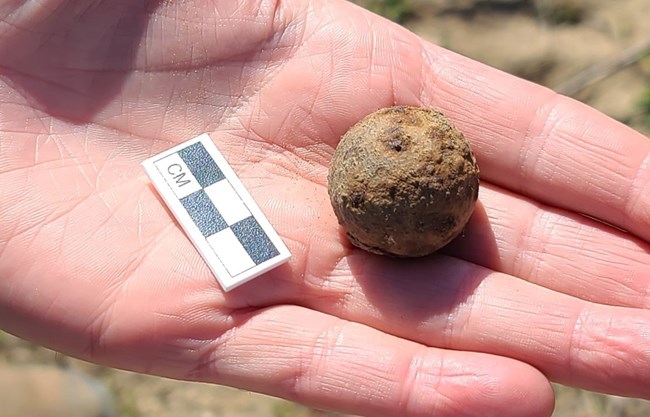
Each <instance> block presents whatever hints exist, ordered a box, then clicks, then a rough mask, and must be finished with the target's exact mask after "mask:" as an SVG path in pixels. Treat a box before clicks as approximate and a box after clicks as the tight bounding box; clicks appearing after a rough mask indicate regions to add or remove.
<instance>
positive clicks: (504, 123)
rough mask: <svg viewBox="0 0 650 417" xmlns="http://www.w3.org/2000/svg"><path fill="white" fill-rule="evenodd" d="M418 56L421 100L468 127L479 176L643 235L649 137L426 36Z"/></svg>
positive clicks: (646, 235) (649, 214) (648, 221)
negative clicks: (454, 51)
mask: <svg viewBox="0 0 650 417" xmlns="http://www.w3.org/2000/svg"><path fill="white" fill-rule="evenodd" d="M422 56H423V62H422V66H423V68H424V70H423V71H422V74H423V79H422V85H423V86H426V87H423V89H422V91H423V94H422V101H423V103H425V104H433V105H435V106H437V107H441V108H442V109H443V110H444V111H445V112H446V113H447V114H448V115H449V116H450V117H451V118H452V119H453V120H454V121H455V122H456V124H457V125H458V126H459V127H460V128H461V130H462V131H463V132H464V133H465V135H466V136H467V137H468V139H469V140H470V142H471V143H472V145H473V149H474V151H475V153H476V155H477V158H478V160H479V164H480V167H481V174H482V178H483V179H484V180H487V181H489V182H493V183H495V184H498V185H500V186H502V187H504V188H507V189H510V190H512V191H515V192H517V193H520V194H523V195H526V196H529V197H532V198H534V199H537V200H539V201H541V202H544V203H546V204H550V205H553V206H556V207H560V208H564V209H569V210H573V211H576V212H579V213H584V214H586V215H589V216H592V217H595V218H597V219H600V220H602V221H604V222H606V223H611V224H614V225H616V226H618V227H620V228H623V229H625V230H628V231H630V232H632V233H634V234H636V235H638V236H639V237H641V238H643V239H645V240H650V193H649V192H648V191H647V190H648V185H649V183H650V141H649V140H647V138H646V137H644V136H643V135H641V134H640V133H638V132H636V131H634V130H632V129H630V128H628V127H626V126H624V125H622V124H621V123H619V122H617V121H615V120H613V119H611V118H609V117H607V116H605V115H603V114H602V113H599V112H598V111H596V110H594V109H592V108H590V107H588V106H586V105H584V104H582V103H579V102H577V101H575V100H572V99H570V98H567V97H563V96H560V95H558V94H556V93H554V92H552V91H551V90H548V89H546V88H544V87H541V86H538V85H535V84H532V83H530V82H527V81H524V80H522V79H519V78H516V77H514V76H512V75H508V74H505V73H503V72H500V71H498V70H495V69H493V68H490V67H487V66H485V65H483V64H480V63H478V62H475V61H472V60H470V59H468V58H464V57H461V56H458V55H456V54H454V53H451V52H449V51H446V50H444V49H442V48H439V47H437V46H434V45H431V44H428V43H426V42H424V43H423V54H422ZM644 190H645V191H644Z"/></svg>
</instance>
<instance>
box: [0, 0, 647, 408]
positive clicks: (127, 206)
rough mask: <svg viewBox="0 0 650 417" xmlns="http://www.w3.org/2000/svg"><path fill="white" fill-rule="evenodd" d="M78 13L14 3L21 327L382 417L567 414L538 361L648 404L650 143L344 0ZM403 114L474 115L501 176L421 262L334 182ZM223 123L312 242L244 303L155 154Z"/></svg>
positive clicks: (12, 219)
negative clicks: (385, 121) (179, 220)
mask: <svg viewBox="0 0 650 417" xmlns="http://www.w3.org/2000/svg"><path fill="white" fill-rule="evenodd" d="M52 3H54V1H52ZM58 3H60V4H58V5H57V6H53V7H51V8H45V7H44V6H39V7H36V6H35V7H34V8H33V9H29V10H27V6H25V5H23V6H21V7H18V8H17V10H18V12H15V13H5V12H3V11H2V10H1V9H0V12H2V13H4V14H6V15H5V16H3V18H4V20H5V22H8V23H9V25H6V27H0V29H1V30H3V31H4V32H3V33H1V34H0V39H1V41H0V54H4V56H6V57H7V59H5V63H3V64H2V70H1V71H2V72H1V73H0V74H1V76H2V82H3V84H2V87H1V88H0V106H1V107H0V108H1V109H2V111H1V112H0V113H1V114H0V149H1V151H2V152H1V153H0V162H1V163H0V178H2V180H1V182H0V186H1V187H2V195H3V198H2V200H1V201H0V213H2V217H1V219H2V228H1V231H0V244H1V246H0V250H1V251H0V253H1V254H2V256H1V257H0V271H1V273H2V275H3V281H2V282H1V283H0V289H1V290H0V325H2V327H4V328H7V329H8V330H9V331H12V332H14V333H17V334H20V335H22V336H24V337H29V338H31V339H33V340H36V341H40V342H42V343H45V344H47V345H49V346H52V347H54V348H57V349H60V350H62V351H65V352H68V353H71V354H74V355H78V356H81V357H84V358H88V359H91V360H93V361H97V362H101V363H106V364H109V365H112V366H118V367H124V368H128V369H132V370H137V371H146V372H150V373H156V374H161V375H166V376H171V377H175V378H188V379H197V380H206V381H213V382H219V383H226V384H229V385H235V386H240V387H244V388H248V389H253V390H259V391H263V392H267V393H271V394H274V395H279V396H284V397H289V398H293V399H296V400H299V401H302V402H306V403H309V404H313V405H316V406H322V407H327V408H337V409H340V410H342V411H348V412H354V413H363V414H372V415H393V414H395V415H406V414H412V415H429V414H430V413H431V412H432V411H437V412H438V413H439V415H457V414H456V413H457V412H458V408H459V407H462V409H463V410H464V412H465V413H466V415H473V414H477V413H478V414H480V415H490V413H494V414H495V415H510V414H509V413H512V414H513V415H518V416H521V415H545V414H548V412H549V407H550V404H551V397H552V393H551V391H550V389H549V387H548V384H547V382H546V378H545V377H544V376H543V375H542V374H541V373H540V372H539V371H538V370H536V369H534V368H533V367H530V366H528V365H526V364H524V363H522V362H520V361H523V362H528V363H530V364H532V365H533V366H535V367H536V368H538V369H539V370H540V371H542V372H543V373H544V374H545V375H546V376H548V377H550V378H552V379H555V380H559V381H562V382H565V383H569V384H575V385H580V386H584V387H588V388H593V389H601V390H606V391H610V392H615V393H619V394H623V395H635V396H643V397H650V391H648V386H647V384H644V382H643V378H644V375H647V371H648V368H649V367H650V334H649V333H648V332H647V329H648V327H649V326H650V312H649V311H648V306H650V296H649V295H648V294H649V292H650V291H649V288H650V283H649V282H650V247H649V245H648V243H647V242H646V241H644V239H645V240H647V239H649V238H650V234H648V232H647V230H649V229H650V228H649V227H648V226H650V198H648V195H647V194H643V193H642V190H643V186H645V185H647V184H648V180H649V179H650V171H649V169H648V161H649V159H648V157H647V155H648V152H649V151H650V144H648V143H647V142H645V141H644V138H642V137H641V136H640V135H638V134H635V133H634V132H631V131H629V130H626V129H625V128H624V127H621V126H619V125H617V124H615V123H614V122H612V121H609V120H607V119H605V118H604V117H602V116H600V115H598V114H596V113H595V112H592V111H590V110H588V109H586V108H584V107H581V106H580V105H578V104H576V103H573V102H569V101H566V100H564V99H561V98H558V97H555V96H553V95H552V94H551V93H549V92H548V91H545V90H542V89H539V88H536V87H533V86H531V85H529V84H527V83H524V82H522V81H519V80H515V79H512V78H510V77H508V76H506V75H504V74H499V73H496V72H494V71H492V70H489V69H487V68H485V67H482V66H480V65H478V64H476V63H473V62H470V61H468V60H464V59H461V58H459V57H457V56H454V55H452V54H450V53H448V52H445V51H443V50H440V49H437V48H435V47H433V46H431V45H427V44H424V43H422V42H421V41H420V40H418V39H417V38H416V37H415V36H413V35H410V34H408V33H406V32H404V31H401V30H400V29H398V28H396V27H394V26H390V25H388V24H386V23H384V22H383V21H381V20H379V19H376V18H372V17H370V16H368V15H366V14H364V13H363V12H361V11H360V10H357V9H355V8H353V7H352V6H350V5H348V4H346V3H335V2H331V3H327V4H317V3H312V4H310V5H306V4H305V5H304V6H303V5H298V4H296V5H293V6H291V5H288V4H287V5H277V6H276V5H272V4H270V3H271V2H269V3H264V2H263V4H262V5H261V6H260V5H256V4H254V3H255V2H248V3H245V2H239V3H240V4H236V3H237V2H220V3H219V4H216V3H215V4H214V5H212V4H211V5H207V4H206V5H205V6H200V5H199V4H198V3H191V4H186V3H178V4H174V3H173V2H168V3H161V4H156V5H153V4H151V3H148V4H147V5H146V6H143V5H140V6H135V5H133V2H112V3H111V4H110V6H109V5H108V4H104V3H99V4H97V5H95V6H89V7H87V8H85V9H83V8H81V7H80V5H81V4H82V2H79V1H68V2H65V1H63V0H60V1H59V2H58ZM142 3H145V2H142ZM296 3H298V2H296ZM199 11H201V12H202V13H199ZM29 27H39V28H40V30H39V31H38V32H36V31H29V30H27V29H26V28H29ZM107 33H111V36H107ZM524 90H525V91H526V94H525V97H523V98H522V93H521V92H522V91H524ZM518 97H519V98H518ZM395 103H399V104H421V105H435V106H437V107H441V108H443V110H444V111H445V112H447V113H448V114H449V115H450V116H451V117H452V118H453V119H454V120H457V121H458V124H459V126H460V127H461V129H462V130H464V131H465V132H466V134H467V135H468V137H469V138H470V141H471V142H472V144H473V145H474V149H475V152H476V154H477V157H478V159H479V162H480V163H481V168H482V174H483V180H484V183H483V187H482V191H481V196H480V200H481V202H482V205H480V206H479V207H478V209H477V212H476V213H475V216H474V218H473V220H472V222H471V224H470V225H469V227H468V231H467V233H466V237H465V238H463V239H461V240H459V241H457V242H455V244H453V245H451V246H450V247H449V248H448V249H447V251H446V253H445V254H441V255H436V256H432V257H429V258H426V259H420V260H415V261H408V262H403V261H398V260H393V259H384V258H380V257H376V256H371V255H368V254H365V253H363V252H361V251H359V250H356V249H352V248H351V247H350V246H349V245H348V244H347V242H346V241H345V239H343V238H342V236H341V234H340V231H339V229H338V227H337V224H336V219H335V218H334V216H333V214H332V212H331V209H330V207H329V200H328V197H327V191H326V173H327V166H328V163H329V159H330V157H331V155H332V152H333V149H334V147H335V146H336V143H337V141H338V138H339V137H340V135H341V134H342V133H343V132H344V131H345V130H346V129H347V128H348V127H349V126H350V125H351V124H353V123H354V122H355V121H356V120H358V119H360V118H361V117H362V116H364V115H365V114H367V113H369V112H371V111H372V110H374V109H376V108H378V107H382V106H388V105H393V104H395ZM470 103H471V104H470ZM470 109H471V110H470ZM581 120H585V122H582V121H581ZM585 123H590V125H587V124H585ZM203 131H210V132H215V133H214V134H213V135H212V138H213V140H215V142H216V143H217V146H219V148H220V150H221V151H222V152H223V153H224V154H225V155H226V157H227V158H228V159H229V161H230V162H231V164H233V166H234V168H235V170H236V171H237V172H238V174H239V175H240V176H241V177H242V179H243V181H244V183H245V184H246V185H247V187H248V188H249V190H250V191H251V193H252V194H253V196H254V198H255V199H256V201H257V202H258V203H259V204H260V205H261V207H262V209H263V211H264V212H265V213H266V214H267V216H268V217H269V219H270V220H271V223H273V224H274V225H275V227H276V229H277V230H278V232H279V233H280V234H281V236H283V238H284V239H285V242H286V243H287V244H288V246H289V248H290V249H291V251H292V252H293V255H294V257H293V259H292V261H291V263H290V264H289V265H286V266H283V267H281V268H279V269H277V270H275V271H273V272H271V273H269V274H267V275H266V276H264V277H263V278H259V279H258V280H256V281H254V282H252V283H250V284H247V285H246V286H244V287H242V288H240V289H238V290H237V291H234V292H232V293H229V294H223V293H222V292H221V291H220V289H219V288H218V287H217V285H216V282H215V281H214V279H213V278H212V276H211V275H210V273H209V271H208V269H207V267H206V266H205V265H204V264H203V262H202V261H201V259H200V258H199V256H198V254H196V252H195V250H194V249H193V248H192V247H191V244H190V243H189V242H188V240H187V238H186V237H185V236H184V235H183V233H182V232H181V231H180V230H179V228H178V227H177V225H176V224H174V222H173V220H172V219H171V217H170V215H169V214H168V213H167V212H166V211H165V209H164V208H163V206H162V205H161V203H160V201H159V200H158V199H157V198H156V195H155V193H154V192H153V190H152V189H151V187H150V186H149V185H148V181H147V179H146V177H145V176H144V173H143V171H142V170H141V168H140V166H139V162H140V161H141V160H143V159H145V158H146V157H148V156H149V155H152V154H154V153H157V152H160V151H162V150H163V149H165V148H168V147H170V146H171V145H173V144H174V143H175V142H177V141H180V140H183V139H186V138H189V137H191V136H193V135H195V134H198V133H201V132H203ZM578 147H581V148H582V149H579V148H578ZM572 212H580V213H586V214H587V215H589V216H591V217H594V218H597V219H601V220H602V221H605V222H607V223H611V224H614V225H617V226H620V227H623V228H626V229H627V230H629V231H630V232H631V234H623V233H622V232H619V231H617V230H616V229H614V228H612V227H609V226H606V225H603V224H601V223H597V222H595V221H593V220H590V219H588V218H586V217H582V216H579V215H577V214H575V213H572ZM634 235H636V236H637V237H634ZM10 315H11V316H10ZM9 317H10V319H9ZM644 329H645V330H644ZM79 335H83V339H82V340H79ZM446 348H449V349H454V350H444V349H446ZM479 352H482V353H479ZM513 401H516V405H517V407H514V408H513V407H510V406H507V408H506V409H504V407H506V406H504V404H512V403H513ZM447 413H449V414H447Z"/></svg>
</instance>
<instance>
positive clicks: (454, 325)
mask: <svg viewBox="0 0 650 417" xmlns="http://www.w3.org/2000/svg"><path fill="white" fill-rule="evenodd" d="M324 281H325V282H321V283H320V285H317V284H316V283H311V282H307V283H306V284H307V285H308V287H307V289H305V290H303V292H302V293H301V294H300V297H299V299H296V300H294V301H295V302H302V303H304V304H306V305H307V306H308V307H311V308H314V309H319V310H322V311H324V312H327V313H329V314H332V315H336V316H338V317H342V318H345V319H347V320H351V321H356V322H360V323H364V324H366V325H369V326H372V327H376V328H378V329H380V330H382V331H384V332H387V333H391V334H395V335H397V336H400V337H403V338H407V339H411V340H414V341H417V342H420V343H423V344H427V345H429V346H437V347H442V348H450V349H456V350H470V351H479V352H486V353H492V354H497V355H503V356H509V357H512V358H515V359H519V360H522V361H524V362H527V363H530V364H532V365H533V366H535V367H537V368H538V369H540V370H541V371H542V372H543V373H544V374H545V375H547V376H549V377H550V378H551V379H552V380H555V381H558V382H562V383H565V384H570V385H575V386H580V387H583V388H588V389H592V390H598V391H603V392H609V393H612V394H617V395H627V396H635V397H642V398H650V386H648V384H647V375H648V374H649V373H650V332H649V331H648V329H650V311H648V310H641V309H628V308H623V307H612V306H604V305H600V304H594V303H589V302H586V301H582V300H579V299H577V298H573V297H570V296H567V295H565V294H560V293H557V292H554V291H551V290H548V289H546V288H543V287H540V286H538V285H534V284H531V283H528V282H526V281H523V280H520V279H516V278H513V277H510V276H507V275H504V274H500V273H494V272H491V271H489V270H487V269H485V268H482V267H478V266H476V265H473V264H471V263H468V262H465V261H462V260H459V259H454V258H448V257H445V256H442V255H441V256H438V257H434V258H433V259H421V260H419V261H414V260H408V261H406V262H405V261H404V260H399V259H388V258H382V257H376V256H372V257H369V256H367V255H365V254H363V253H361V252H360V251H355V252H354V253H353V254H352V255H350V256H348V257H346V258H343V259H342V260H341V262H340V263H339V264H338V265H337V266H336V268H335V269H334V270H333V271H332V273H331V274H330V276H329V277H328V278H326V279H325V280H324ZM254 287H255V283H254V284H253V285H251V286H250V287H249V288H248V289H246V290H247V291H251V290H254ZM242 289H244V288H242ZM310 290H311V291H310ZM316 294H318V297H317V296H316Z"/></svg>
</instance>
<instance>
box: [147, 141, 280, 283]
mask: <svg viewBox="0 0 650 417" xmlns="http://www.w3.org/2000/svg"><path fill="white" fill-rule="evenodd" d="M142 166H143V167H144V169H145V171H146V172H147V175H149V178H151V182H152V183H153V185H154V186H155V187H156V190H158V193H160V195H161V196H162V198H163V200H164V201H165V203H166V204H167V206H168V207H169V209H170V210H171V211H172V213H173V214H174V216H175V217H176V219H177V220H178V222H179V223H180V225H181V226H182V227H183V229H184V230H185V233H186V234H187V236H189V238H190V240H191V241H192V243H194V246H195V247H196V248H197V249H198V251H199V253H201V255H202V256H203V259H205V262H206V263H207V264H208V266H209V267H210V269H211V270H212V272H213V273H214V274H215V276H216V277H217V280H218V281H219V283H220V284H221V286H222V287H223V289H224V290H225V291H230V290H232V289H233V288H235V287H238V286H239V285H241V284H243V283H245V282H247V281H250V280H251V279H253V278H255V277H257V276H259V275H261V274H263V273H264V272H267V271H268V270H270V269H272V268H275V267H277V266H278V265H280V264H282V263H284V262H286V261H287V260H288V259H289V258H290V257H291V253H290V252H289V249H287V247H286V246H285V244H284V242H282V239H280V236H279V235H278V234H277V232H276V231H275V230H274V229H273V227H272V226H271V224H270V223H269V221H268V220H267V219H266V217H265V216H264V214H263V213H262V211H261V210H260V208H259V207H258V206H257V204H256V203H255V201H253V198H252V197H251V196H250V194H249V193H248V191H247V190H246V188H245V187H244V185H243V184H242V183H241V181H240V180H239V177H237V174H235V172H234V171H233V170H232V168H231V167H230V165H229V164H228V162H226V160H225V158H224V157H223V155H221V153H220V152H219V150H218V149H217V147H216V146H215V145H214V143H212V140H211V139H210V136H208V134H206V133H204V134H202V135H200V136H197V137H196V138H194V139H191V140H189V141H187V142H184V143H182V144H180V145H178V146H175V147H173V148H171V149H169V150H167V151H165V152H162V153H160V154H158V155H156V156H153V157H151V158H149V159H147V160H146V161H144V162H142Z"/></svg>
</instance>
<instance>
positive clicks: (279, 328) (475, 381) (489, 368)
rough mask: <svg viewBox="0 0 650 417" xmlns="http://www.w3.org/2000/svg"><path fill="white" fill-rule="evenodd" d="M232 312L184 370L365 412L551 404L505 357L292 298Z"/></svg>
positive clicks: (536, 408)
mask: <svg viewBox="0 0 650 417" xmlns="http://www.w3.org/2000/svg"><path fill="white" fill-rule="evenodd" d="M237 320H242V321H241V325H240V326H237V327H235V328H234V329H233V330H232V331H231V332H229V333H226V334H225V335H224V336H222V337H221V338H219V339H217V340H216V341H215V342H214V343H212V344H210V345H208V346H206V348H205V349H203V351H202V352H201V356H200V361H199V363H197V366H196V367H195V368H194V369H193V370H192V371H191V373H190V374H189V375H184V376H182V377H184V378H185V377H189V378H191V379H199V380H203V381H210V382H217V383H227V384H229V385H235V386H238V387H241V388H246V389H249V390H254V391H259V392H264V393H268V394H272V395H275V396H280V397H283V398H287V399H290V400H293V401H297V402H300V403H304V404H308V405H311V406H314V407H317V408H324V409H329V410H336V411H340V412H345V413H353V414H360V415H368V416H412V417H415V416H423V417H424V416H426V417H429V416H433V415H435V416H439V417H445V416H449V417H452V416H453V417H461V416H479V415H480V416H499V417H505V416H517V417H521V416H549V415H550V414H551V412H552V407H553V399H552V392H551V390H550V388H549V384H548V381H547V380H546V378H545V377H543V376H542V375H541V374H540V373H539V372H538V371H537V370H535V369H534V368H532V367H530V366H528V365H526V364H523V363H521V362H517V361H514V360H511V359H506V358H501V357H496V356H492V355H486V354H477V353H468V352H454V351H444V350H440V349H434V348H427V347H425V346H422V345H419V344H416V343H413V342H409V341H405V340H402V339H399V338H396V337H393V336H389V335H386V334H383V333H381V332H379V331H376V330H374V329H371V328H368V327H366V326H363V325H359V324H356V323H350V322H346V321H344V320H341V319H337V318H334V317H331V316H327V315H325V314H322V313H318V312H315V311H311V310H308V309H304V308H300V307H296V306H281V307H274V308H269V309H266V310H263V311H260V312H255V313H253V314H248V315H247V317H245V318H244V317H239V319H237Z"/></svg>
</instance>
